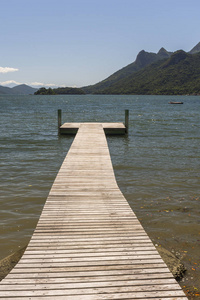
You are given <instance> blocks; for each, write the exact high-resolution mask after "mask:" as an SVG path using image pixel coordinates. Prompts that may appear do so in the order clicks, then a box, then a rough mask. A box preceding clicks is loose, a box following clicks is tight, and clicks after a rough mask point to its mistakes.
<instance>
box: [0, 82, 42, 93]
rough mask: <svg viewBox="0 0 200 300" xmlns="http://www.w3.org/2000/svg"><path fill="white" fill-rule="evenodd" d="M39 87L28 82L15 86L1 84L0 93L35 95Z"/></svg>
mask: <svg viewBox="0 0 200 300" xmlns="http://www.w3.org/2000/svg"><path fill="white" fill-rule="evenodd" d="M37 90H38V89H35V88H32V87H30V86H28V85H26V84H20V85H17V86H15V87H13V88H9V87H5V86H0V94H7V95H30V94H31V95H33V94H34V93H35V92H36V91H37Z"/></svg>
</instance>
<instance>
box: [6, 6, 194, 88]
mask: <svg viewBox="0 0 200 300" xmlns="http://www.w3.org/2000/svg"><path fill="white" fill-rule="evenodd" d="M199 12H200V1H199V0H187V1H186V0H168V1H161V0H0V41H1V47H0V85H9V84H21V83H26V84H28V85H32V86H38V85H42V86H52V87H54V85H55V86H77V87H81V86H85V85H90V84H94V83H97V82H99V81H101V80H103V79H105V78H106V77H108V76H109V75H111V74H112V73H114V72H115V71H117V70H119V69H121V68H122V67H124V66H126V65H128V64H130V63H132V62H133V61H134V60H135V59H136V56H137V54H138V52H139V51H141V50H143V49H144V50H146V51H148V52H158V51H159V49H160V48H161V47H164V48H165V49H167V50H169V51H176V50H179V49H183V50H185V51H189V50H191V49H192V48H193V46H195V45H196V44H197V43H198V42H199V41H200V33H199V28H200V17H199Z"/></svg>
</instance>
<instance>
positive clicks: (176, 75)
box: [97, 50, 200, 95]
mask: <svg viewBox="0 0 200 300" xmlns="http://www.w3.org/2000/svg"><path fill="white" fill-rule="evenodd" d="M97 93H98V94H99V93H101V94H138V95H139V94H140V95H150V94H151V95H183V94H200V53H197V54H193V55H192V54H188V53H186V52H184V51H182V50H180V51H177V52H175V53H174V54H172V56H171V57H170V58H168V59H164V60H160V61H157V62H155V63H153V64H151V65H148V66H147V67H145V68H143V69H142V70H140V71H138V72H135V73H134V74H131V75H129V76H127V77H125V78H123V79H121V80H119V81H117V82H116V83H114V84H112V85H111V86H109V87H108V88H105V89H102V90H101V91H99V92H97Z"/></svg>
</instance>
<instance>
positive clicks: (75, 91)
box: [34, 87, 85, 95]
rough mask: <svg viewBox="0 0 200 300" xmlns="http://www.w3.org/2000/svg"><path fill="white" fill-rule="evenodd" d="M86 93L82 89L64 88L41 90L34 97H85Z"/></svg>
mask: <svg viewBox="0 0 200 300" xmlns="http://www.w3.org/2000/svg"><path fill="white" fill-rule="evenodd" d="M83 94H85V92H84V91H83V90H82V89H80V88H71V87H62V88H56V89H52V88H48V89H46V88H44V87H42V88H40V89H39V90H38V91H36V92H35V93H34V95H83Z"/></svg>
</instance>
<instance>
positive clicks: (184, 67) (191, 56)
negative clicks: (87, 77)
mask: <svg viewBox="0 0 200 300" xmlns="http://www.w3.org/2000/svg"><path fill="white" fill-rule="evenodd" d="M66 88H67V87H66ZM67 89H68V90H70V88H67ZM37 90H38V89H36V88H32V87H30V86H28V85H25V84H21V85H18V86H15V87H13V88H9V87H5V86H0V94H11V95H13V94H14V95H27V94H34V93H35V92H36V91H37ZM41 90H42V89H41ZM52 91H53V92H52ZM80 91H81V93H82V92H83V93H85V94H159V95H160V94H165V95H177V94H181V95H183V94H198V95H199V94H200V42H199V43H198V44H197V45H196V46H195V47H194V48H192V50H190V51H189V52H184V51H183V50H179V51H176V52H169V51H167V50H165V49H164V48H161V49H160V50H159V51H158V53H153V52H146V51H144V50H142V51H140V52H139V53H138V55H137V57H136V60H135V61H134V62H133V63H131V64H129V65H127V66H126V67H124V68H122V69H120V70H119V71H117V72H115V73H114V74H112V75H111V76H109V77H108V78H106V79H104V80H102V81H100V82H98V83H96V84H94V85H90V86H85V87H82V88H80V89H79V90H78V89H77V93H80ZM48 93H49V94H56V89H49V91H48V90H47V93H46V94H48ZM73 94H74V91H73Z"/></svg>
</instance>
